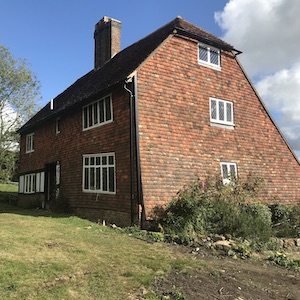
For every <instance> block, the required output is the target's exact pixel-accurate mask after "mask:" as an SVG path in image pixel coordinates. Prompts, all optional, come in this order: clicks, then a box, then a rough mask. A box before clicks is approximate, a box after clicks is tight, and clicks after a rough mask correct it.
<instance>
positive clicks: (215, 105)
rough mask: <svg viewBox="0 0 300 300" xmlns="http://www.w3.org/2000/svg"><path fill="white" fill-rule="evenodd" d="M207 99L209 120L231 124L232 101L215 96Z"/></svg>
mask: <svg viewBox="0 0 300 300" xmlns="http://www.w3.org/2000/svg"><path fill="white" fill-rule="evenodd" d="M209 101H210V122H212V123H219V124H225V125H232V126H233V125H234V123H233V103H232V102H229V101H225V100H221V99H216V98H209Z"/></svg>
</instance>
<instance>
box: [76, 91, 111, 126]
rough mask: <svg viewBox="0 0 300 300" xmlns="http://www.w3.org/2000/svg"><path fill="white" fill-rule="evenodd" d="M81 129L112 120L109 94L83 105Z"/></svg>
mask: <svg viewBox="0 0 300 300" xmlns="http://www.w3.org/2000/svg"><path fill="white" fill-rule="evenodd" d="M82 114H83V130H87V129H90V128H94V127H97V126H100V125H104V124H106V123H110V122H112V120H113V111H112V100H111V95H109V96H106V97H104V98H101V99H100V100H98V101H95V102H93V103H91V104H89V105H86V106H84V107H83V112H82Z"/></svg>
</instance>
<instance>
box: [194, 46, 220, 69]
mask: <svg viewBox="0 0 300 300" xmlns="http://www.w3.org/2000/svg"><path fill="white" fill-rule="evenodd" d="M198 62H199V64H201V65H204V66H208V67H211V68H213V69H216V70H221V58H220V50H219V49H216V48H213V47H211V46H208V45H204V44H199V45H198Z"/></svg>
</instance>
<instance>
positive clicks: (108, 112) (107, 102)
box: [105, 97, 111, 121]
mask: <svg viewBox="0 0 300 300" xmlns="http://www.w3.org/2000/svg"><path fill="white" fill-rule="evenodd" d="M105 112H106V119H105V120H106V121H109V120H111V107H110V97H107V98H105Z"/></svg>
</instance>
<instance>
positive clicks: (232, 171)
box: [221, 162, 237, 184]
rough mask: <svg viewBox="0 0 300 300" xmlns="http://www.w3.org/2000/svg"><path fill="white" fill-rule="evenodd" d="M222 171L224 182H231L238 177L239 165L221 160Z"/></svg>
mask: <svg viewBox="0 0 300 300" xmlns="http://www.w3.org/2000/svg"><path fill="white" fill-rule="evenodd" d="M221 172H222V179H223V183H224V184H229V183H231V182H232V180H235V179H237V167H236V164H235V163H232V162H221Z"/></svg>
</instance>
